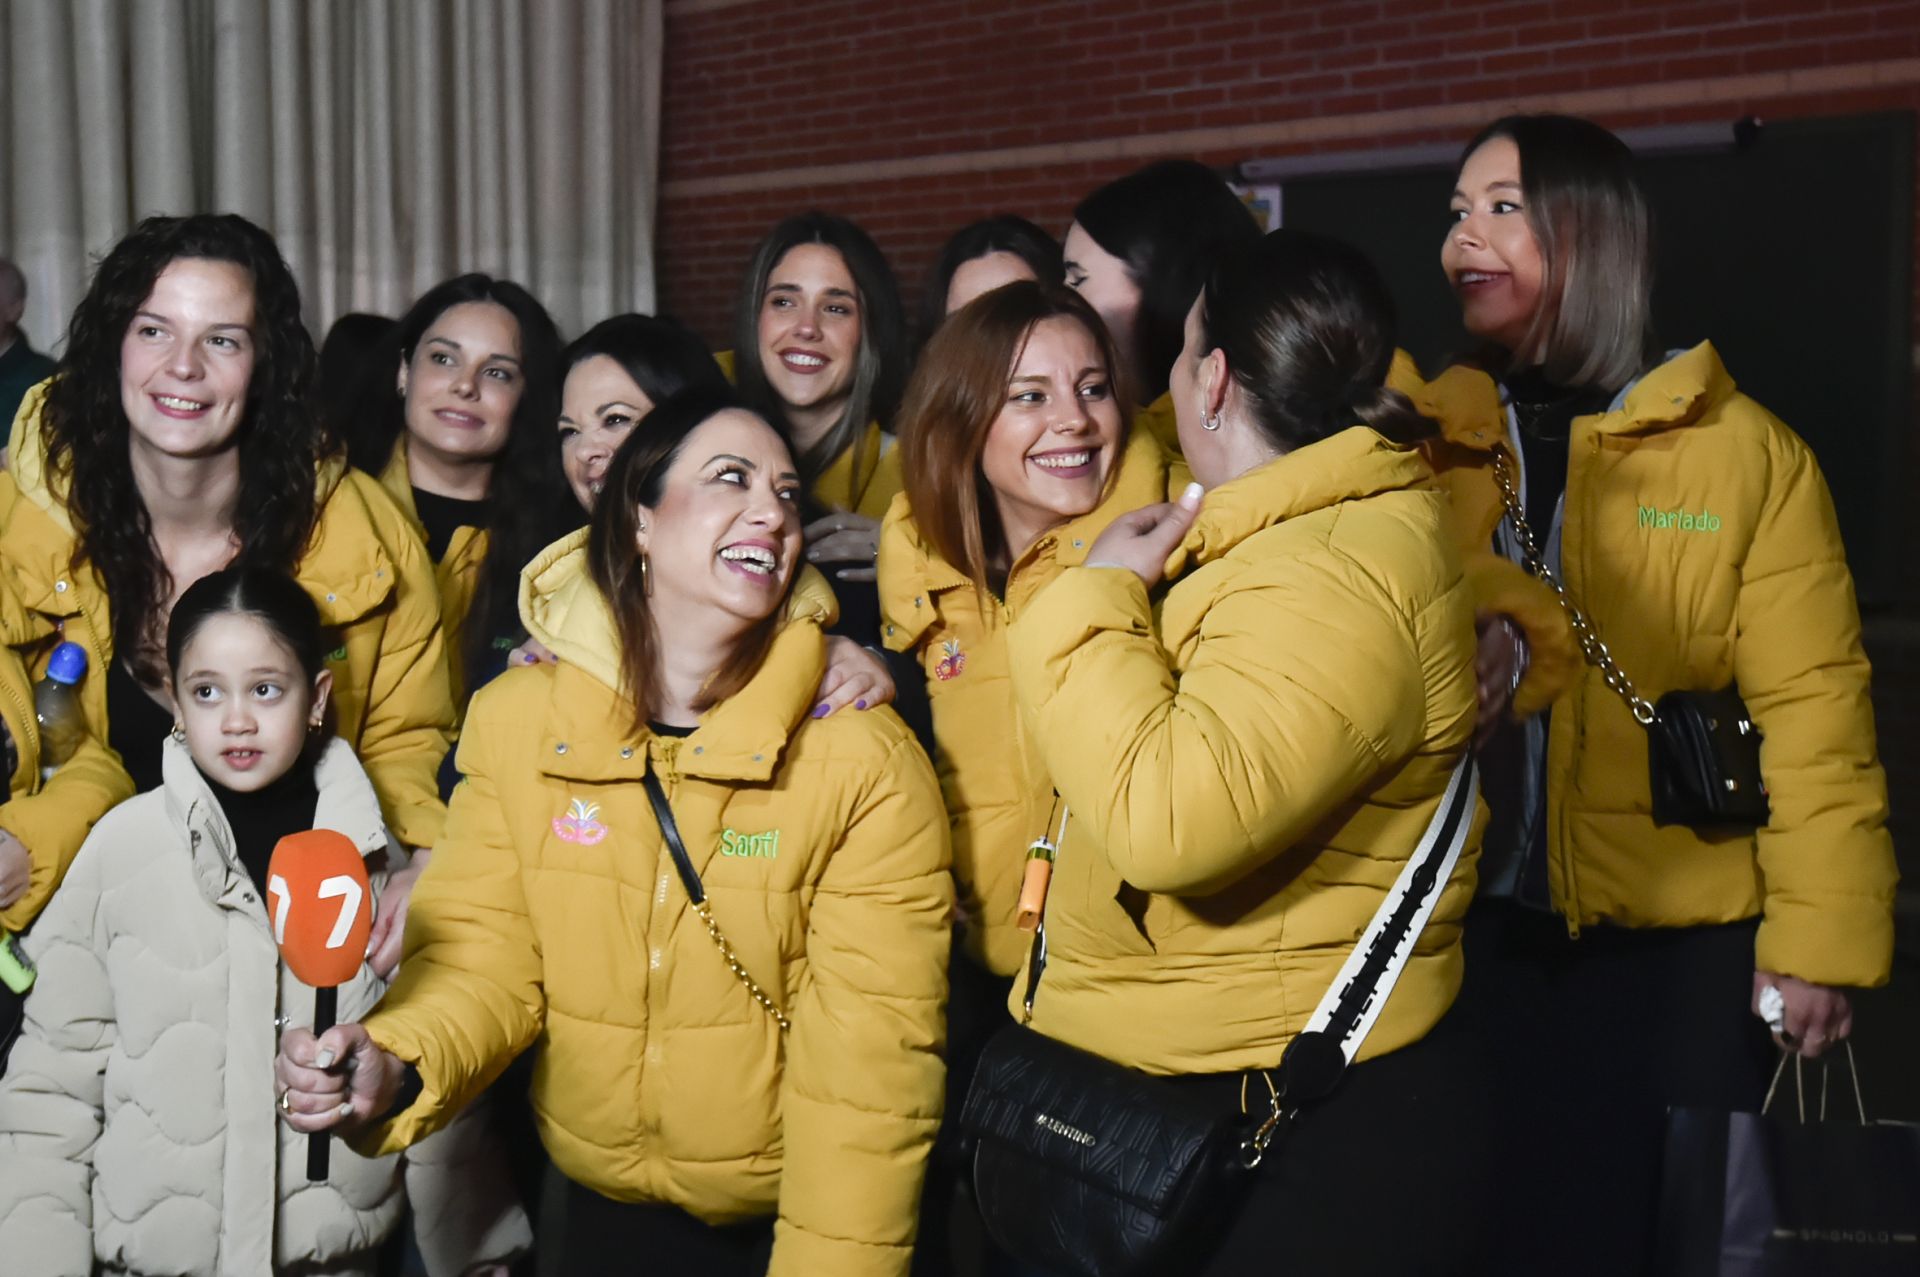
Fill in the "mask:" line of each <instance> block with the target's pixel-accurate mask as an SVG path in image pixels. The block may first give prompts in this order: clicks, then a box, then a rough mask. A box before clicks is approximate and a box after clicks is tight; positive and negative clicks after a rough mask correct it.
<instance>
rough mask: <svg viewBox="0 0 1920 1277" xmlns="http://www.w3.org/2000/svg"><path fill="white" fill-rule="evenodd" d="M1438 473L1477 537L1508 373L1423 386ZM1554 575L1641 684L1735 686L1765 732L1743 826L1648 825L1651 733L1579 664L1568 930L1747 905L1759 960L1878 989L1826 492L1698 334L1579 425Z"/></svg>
mask: <svg viewBox="0 0 1920 1277" xmlns="http://www.w3.org/2000/svg"><path fill="white" fill-rule="evenodd" d="M1422 404H1423V408H1424V409H1425V410H1426V411H1427V412H1428V413H1429V415H1431V416H1433V417H1435V418H1437V419H1438V420H1440V421H1441V422H1442V423H1443V424H1444V427H1445V430H1446V446H1444V447H1442V448H1436V449H1435V450H1434V458H1435V461H1436V464H1437V465H1439V466H1440V468H1441V469H1440V474H1441V479H1442V481H1443V482H1444V483H1445V484H1446V485H1447V487H1448V489H1449V490H1450V491H1451V492H1452V493H1453V498H1454V504H1455V507H1456V508H1457V509H1458V510H1459V511H1460V512H1461V515H1462V517H1463V518H1464V519H1465V520H1467V522H1468V526H1470V527H1473V528H1476V529H1479V530H1480V532H1479V536H1480V539H1481V542H1482V544H1487V543H1489V542H1490V540H1491V537H1492V533H1493V529H1494V527H1495V526H1496V525H1497V524H1498V523H1499V521H1500V518H1501V513H1502V508H1501V503H1500V494H1499V490H1498V488H1497V487H1496V486H1495V483H1494V480H1493V470H1492V462H1491V457H1492V450H1493V449H1494V448H1497V447H1505V446H1508V445H1507V442H1506V441H1507V423H1506V420H1505V413H1504V411H1503V410H1502V407H1501V404H1500V398H1499V391H1498V389H1497V388H1496V387H1495V385H1494V383H1493V381H1492V380H1491V379H1490V378H1489V377H1487V376H1486V375H1485V374H1484V373H1481V372H1478V371H1475V370H1473V369H1470V368H1464V367H1458V368H1453V369H1450V370H1448V371H1447V372H1446V373H1443V374H1442V375H1441V376H1440V377H1438V378H1436V379H1435V380H1434V381H1433V382H1432V383H1431V384H1430V385H1428V386H1427V387H1426V389H1425V391H1424V394H1423V401H1422ZM1561 537H1562V545H1561V565H1562V568H1563V572H1562V579H1563V580H1564V581H1565V582H1566V585H1567V589H1568V592H1569V593H1570V594H1572V596H1573V597H1574V599H1576V600H1577V601H1578V602H1579V604H1580V606H1581V607H1582V608H1583V609H1584V610H1585V611H1586V612H1587V614H1588V615H1589V616H1590V617H1592V618H1593V621H1594V624H1595V627H1596V628H1597V629H1598V631H1599V633H1600V637H1601V638H1602V639H1603V640H1604V641H1605V642H1606V643H1607V645H1608V647H1609V648H1610V649H1611V650H1612V652H1613V655H1614V657H1615V659H1616V660H1618V662H1619V663H1620V666H1621V667H1622V668H1623V669H1624V670H1625V671H1626V672H1627V674H1628V676H1629V677H1631V678H1632V679H1633V681H1634V683H1635V684H1636V685H1637V687H1638V689H1639V691H1640V694H1641V695H1642V696H1645V697H1646V698H1647V699H1648V700H1657V699H1658V698H1659V697H1660V696H1661V695H1662V694H1663V693H1665V692H1668V691H1672V690H1674V689H1676V688H1692V689H1710V688H1717V687H1724V686H1725V685H1727V684H1728V683H1730V682H1732V683H1737V684H1738V686H1739V689H1740V694H1741V696H1742V697H1744V698H1745V700H1746V702H1747V706H1748V708H1749V709H1750V710H1751V711H1752V712H1753V719H1754V723H1755V724H1756V725H1757V726H1758V727H1759V729H1760V731H1761V732H1762V733H1763V734H1764V736H1765V741H1764V743H1763V744H1762V746H1761V750H1760V763H1761V770H1762V772H1763V773H1764V774H1765V777H1766V782H1767V789H1768V791H1769V795H1770V801H1771V804H1772V809H1773V811H1772V818H1771V820H1770V821H1769V822H1768V824H1767V826H1766V828H1764V829H1762V830H1760V831H1759V833H1758V835H1757V836H1742V835H1739V834H1731V833H1719V834H1714V835H1712V836H1703V835H1701V834H1699V833H1696V832H1695V831H1693V830H1692V829H1687V828H1682V827H1670V828H1664V829H1662V828H1657V827H1655V825H1654V823H1653V820H1652V817H1651V815H1650V812H1651V798H1650V795H1649V792H1648V781H1647V735H1646V732H1645V731H1644V730H1643V729H1642V728H1641V727H1640V726H1639V725H1638V724H1637V723H1636V722H1634V720H1633V716H1632V714H1631V713H1630V712H1629V711H1628V709H1627V707H1626V704H1625V703H1624V702H1623V701H1622V700H1621V699H1620V698H1619V697H1618V696H1617V695H1615V694H1614V693H1613V692H1612V691H1610V690H1608V688H1607V686H1606V683H1605V682H1604V680H1603V679H1602V678H1601V676H1600V675H1599V674H1598V673H1597V672H1595V671H1593V670H1587V671H1586V672H1585V673H1584V674H1583V675H1582V677H1581V679H1580V681H1579V683H1578V686H1577V688H1576V689H1575V691H1574V692H1573V693H1572V694H1571V695H1570V696H1568V697H1567V698H1566V699H1565V700H1564V701H1562V702H1561V703H1560V704H1559V705H1558V706H1556V707H1555V710H1554V715H1553V725H1552V731H1551V735H1550V740H1549V743H1548V749H1547V802H1548V810H1547V822H1548V823H1547V851H1548V870H1549V877H1550V879H1551V882H1552V886H1553V895H1554V901H1555V904H1556V905H1557V907H1558V908H1559V909H1560V910H1561V911H1562V912H1563V913H1564V914H1565V915H1566V917H1567V920H1568V922H1569V924H1570V925H1571V926H1572V927H1573V928H1575V929H1576V930H1577V929H1578V928H1579V927H1580V926H1582V925H1584V924H1587V923H1593V922H1599V921H1603V920H1604V921H1608V922H1614V923H1619V924H1621V925H1624V926H1629V927H1682V926H1692V925H1697V924H1707V923H1722V922H1731V921H1735V920H1738V919H1742V918H1751V917H1753V916H1754V915H1756V914H1759V915H1761V919H1762V920H1761V923H1760V935H1759V939H1758V941H1757V949H1756V953H1755V960H1756V962H1757V964H1758V965H1759V967H1760V968H1761V969H1762V970H1766V971H1775V972H1780V973H1783V974H1786V975H1793V976H1798V977H1800V978H1801V979H1804V980H1811V981H1813V982H1815V983H1818V984H1832V985H1873V984H1879V983H1882V982H1884V981H1885V980H1886V978H1887V973H1888V967H1889V964H1890V962H1891V960H1892V946H1893V912H1892V906H1893V888H1894V880H1895V870H1894V863H1893V851H1892V845H1891V843H1890V841H1889V839H1888V836H1887V831H1886V815H1887V794H1886V778H1885V775H1884V774H1883V773H1882V772H1881V770H1880V764H1879V761H1878V754H1877V752H1876V749H1875V743H1874V730H1873V710H1872V707H1871V704H1870V703H1869V701H1868V695H1867V684H1868V667H1867V660H1866V656H1865V654H1864V652H1863V651H1862V650H1861V646H1860V618H1859V612H1858V610H1857V608H1856V606H1855V603H1854V597H1853V580H1852V577H1851V576H1850V575H1849V574H1848V572H1847V564H1846V557H1845V551H1844V549H1843V548H1842V546H1841V543H1840V532H1839V527H1838V525H1837V524H1836V523H1835V521H1834V513H1833V501H1832V498H1831V497H1830V496H1829V495H1828V493H1827V485H1826V481H1825V480H1824V479H1823V478H1822V477H1821V474H1820V467H1819V465H1818V463H1816V462H1815V460H1814V457H1813V454H1812V453H1811V452H1810V451H1808V449H1807V446H1806V445H1805V444H1804V443H1802V442H1801V440H1800V439H1799V437H1798V436H1796V435H1795V434H1794V433H1793V432H1792V431H1791V430H1789V429H1788V428H1787V427H1786V426H1785V425H1783V424H1782V423H1781V422H1780V421H1779V420H1778V419H1777V418H1775V417H1774V416H1772V415H1771V414H1770V413H1768V412H1767V411H1766V410H1765V409H1764V408H1762V407H1761V406H1760V405H1759V404H1757V403H1755V402H1754V401H1753V400H1751V399H1749V398H1747V397H1746V396H1745V395H1743V394H1741V393H1739V392H1738V391H1737V390H1736V389H1735V388H1734V383H1733V379H1732V378H1731V377H1729V376H1728V375H1727V371H1726V369H1725V368H1724V367H1723V366H1722V365H1721V363H1720V357H1719V356H1718V355H1717V354H1716V353H1715V352H1714V349H1713V347H1712V346H1711V345H1706V344H1702V345H1700V346H1697V347H1695V348H1694V349H1692V350H1689V351H1686V352H1684V353H1682V354H1679V355H1677V356H1675V357H1673V358H1672V359H1670V360H1668V362H1666V363H1665V364H1662V365H1661V366H1660V367H1658V368H1656V369H1654V370H1653V371H1652V372H1650V373H1648V374H1647V375H1646V376H1645V377H1643V378H1642V379H1641V380H1640V381H1639V382H1638V383H1636V384H1635V385H1634V386H1632V387H1631V388H1630V389H1629V390H1628V391H1627V392H1626V395H1625V399H1624V402H1623V403H1622V405H1621V407H1620V408H1619V409H1618V410H1617V411H1612V412H1607V413H1601V414H1596V415H1594V416H1588V417H1581V418H1579V419H1577V420H1576V421H1575V422H1574V424H1573V437H1572V456H1571V459H1570V462H1569V466H1568V471H1567V497H1566V513H1565V516H1564V526H1563V530H1562V533H1561Z"/></svg>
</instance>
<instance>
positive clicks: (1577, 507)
mask: <svg viewBox="0 0 1920 1277" xmlns="http://www.w3.org/2000/svg"><path fill="white" fill-rule="evenodd" d="M1584 442H1585V444H1586V449H1585V454H1584V455H1585V456H1586V458H1587V462H1590V461H1591V460H1592V458H1593V457H1595V456H1598V455H1599V452H1600V433H1599V431H1597V430H1595V429H1594V428H1593V427H1592V426H1591V425H1589V426H1588V427H1587V429H1586V438H1585V440H1584ZM1582 455H1583V454H1582V451H1581V449H1579V448H1575V447H1573V446H1572V445H1571V443H1570V444H1569V446H1568V448H1567V490H1566V492H1565V493H1563V494H1562V495H1561V498H1560V500H1561V502H1562V510H1563V513H1562V516H1561V527H1560V573H1561V579H1562V580H1563V581H1564V582H1565V584H1566V587H1567V590H1568V592H1569V593H1572V591H1573V588H1574V584H1573V579H1572V573H1571V572H1569V571H1568V570H1567V563H1568V560H1569V559H1571V558H1576V557H1577V556H1574V555H1569V554H1568V553H1567V550H1568V547H1569V545H1572V544H1574V540H1573V537H1572V536H1571V531H1572V520H1573V517H1574V515H1575V514H1576V512H1577V513H1578V515H1579V516H1580V520H1581V524H1580V526H1581V528H1582V530H1583V531H1584V530H1585V528H1586V526H1587V525H1588V524H1590V523H1592V522H1593V519H1594V513H1593V511H1592V509H1590V508H1589V507H1590V506H1591V504H1592V501H1593V494H1592V487H1591V485H1589V484H1586V483H1581V484H1578V485H1576V484H1575V482H1574V480H1575V477H1576V474H1577V470H1576V467H1579V466H1583V465H1585V464H1587V462H1583V461H1581V460H1580V458H1581V456H1582ZM1576 487H1577V490H1578V491H1579V493H1580V500H1579V502H1578V503H1577V504H1576V503H1575V502H1574V501H1573V500H1572V497H1573V494H1574V492H1575V490H1576ZM1578 547H1579V549H1580V550H1581V552H1582V553H1583V554H1584V551H1585V549H1586V542H1585V540H1584V538H1583V539H1582V540H1581V541H1579V542H1578ZM1580 566H1581V568H1582V569H1583V570H1582V572H1581V576H1582V577H1583V578H1584V577H1585V575H1586V573H1585V571H1584V568H1585V563H1584V560H1581V561H1580ZM1584 586H1585V582H1584V580H1583V581H1582V588H1584ZM1586 607H1587V614H1588V616H1592V615H1593V613H1592V600H1591V599H1589V600H1587V603H1586ZM1580 673H1581V686H1582V689H1583V691H1584V688H1585V686H1586V683H1587V679H1588V677H1589V676H1590V675H1591V673H1592V670H1591V669H1590V668H1587V667H1584V666H1583V667H1582V669H1581V671H1580ZM1586 701H1587V698H1586V697H1585V696H1584V695H1581V696H1576V697H1574V700H1573V706H1572V708H1573V731H1572V733H1571V734H1572V737H1573V739H1574V741H1575V742H1578V741H1579V740H1581V739H1582V738H1583V737H1584V736H1585V735H1586V727H1587V704H1586ZM1576 748H1577V746H1576ZM1547 757H1548V760H1549V766H1551V760H1552V757H1553V733H1552V732H1548V733H1547ZM1573 770H1575V769H1574V768H1571V767H1570V768H1569V771H1568V774H1567V775H1566V776H1564V777H1561V778H1560V782H1561V783H1560V819H1559V821H1558V822H1556V823H1557V832H1558V833H1559V835H1560V878H1561V881H1562V882H1563V883H1565V884H1566V894H1567V908H1566V919H1567V935H1568V936H1570V937H1572V938H1573V939H1575V940H1578V939H1579V938H1580V879H1579V875H1578V873H1577V872H1576V870H1575V867H1574V860H1575V857H1574V854H1573V818H1572V816H1571V815H1570V810H1571V807H1572V804H1571V803H1570V802H1569V801H1568V798H1569V797H1570V794H1569V792H1568V791H1569V790H1570V789H1571V787H1572V781H1573V775H1572V772H1573ZM1554 779H1555V778H1554V776H1553V774H1552V771H1551V770H1549V772H1548V775H1547V802H1548V805H1549V806H1551V805H1552V802H1553V793H1554V784H1553V782H1554Z"/></svg>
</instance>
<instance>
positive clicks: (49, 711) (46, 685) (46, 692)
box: [33, 643, 87, 780]
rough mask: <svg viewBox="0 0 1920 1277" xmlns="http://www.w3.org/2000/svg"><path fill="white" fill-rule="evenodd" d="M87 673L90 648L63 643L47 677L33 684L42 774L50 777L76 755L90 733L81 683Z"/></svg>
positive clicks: (43, 776)
mask: <svg viewBox="0 0 1920 1277" xmlns="http://www.w3.org/2000/svg"><path fill="white" fill-rule="evenodd" d="M86 676H87V649H85V648H84V647H81V646H80V645H79V644H78V643H62V644H61V645H60V646H59V647H56V648H54V649H53V658H52V659H51V660H49V661H48V662H47V673H46V677H44V678H42V679H41V680H40V681H39V682H38V683H35V684H34V685H33V716H34V717H35V718H37V719H39V720H40V777H41V779H43V780H45V779H47V778H49V777H51V776H52V775H53V773H54V771H55V770H57V769H58V768H59V766H60V764H61V763H64V762H66V761H67V760H68V759H69V758H72V757H73V751H74V750H76V749H78V748H80V740H81V738H82V737H83V736H85V735H86V732H87V721H86V717H85V716H84V715H83V714H82V713H81V710H80V692H79V689H78V684H79V682H80V680H81V679H83V678H85V677H86Z"/></svg>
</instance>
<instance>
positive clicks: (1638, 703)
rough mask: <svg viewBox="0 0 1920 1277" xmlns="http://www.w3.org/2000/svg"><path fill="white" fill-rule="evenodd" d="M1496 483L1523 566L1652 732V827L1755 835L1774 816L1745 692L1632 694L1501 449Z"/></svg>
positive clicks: (1582, 650)
mask: <svg viewBox="0 0 1920 1277" xmlns="http://www.w3.org/2000/svg"><path fill="white" fill-rule="evenodd" d="M1493 477H1494V480H1495V482H1497V483H1498V484H1499V485H1500V499H1501V500H1502V501H1503V502H1505V503H1506V507H1507V520H1508V522H1510V523H1512V524H1513V530H1514V534H1515V535H1516V536H1517V537H1518V538H1519V540H1520V552H1521V556H1522V562H1521V566H1522V567H1524V568H1526V570H1527V571H1528V572H1531V573H1532V574H1533V575H1534V576H1536V577H1538V578H1539V579H1540V581H1541V582H1542V583H1544V584H1545V585H1546V586H1547V587H1548V588H1549V589H1551V590H1552V591H1553V594H1554V597H1555V598H1557V599H1559V600H1560V606H1561V608H1562V609H1563V610H1565V612H1566V614H1567V620H1568V621H1569V622H1570V623H1571V624H1572V626H1573V634H1574V637H1575V638H1577V639H1579V640H1580V654H1581V655H1582V656H1583V657H1585V658H1586V661H1587V664H1589V665H1591V666H1593V667H1594V668H1595V669H1597V670H1599V671H1600V674H1601V677H1603V678H1604V679H1606V682H1607V686H1608V687H1610V688H1612V689H1613V691H1614V692H1615V694H1617V695H1618V696H1619V697H1620V699H1621V700H1623V701H1625V702H1626V703H1627V708H1628V709H1629V710H1631V711H1632V713H1633V721H1634V722H1636V723H1638V724H1640V726H1642V727H1644V728H1645V729H1646V731H1647V783H1648V786H1649V788H1650V790H1651V792H1652V796H1653V823H1654V824H1656V825H1687V826H1690V827H1692V828H1695V829H1709V830H1726V829H1747V830H1753V829H1758V828H1760V827H1762V826H1764V825H1765V824H1766V823H1767V819H1768V817H1769V815H1770V812H1769V810H1768V806H1767V786H1766V783H1765V781H1764V780H1763V779H1762V778H1761V775H1760V730H1759V728H1757V727H1755V726H1754V723H1753V715H1752V714H1750V713H1748V712H1747V703H1746V702H1745V701H1744V700H1742V699H1741V698H1740V689H1739V688H1738V687H1736V686H1734V685H1733V684H1728V685H1727V686H1726V687H1722V688H1719V689H1717V690H1715V691H1708V692H1696V691H1685V690H1682V691H1673V692H1668V693H1667V694H1666V695H1664V696H1662V697H1661V698H1660V699H1659V700H1657V701H1649V700H1647V699H1646V698H1645V697H1644V696H1642V695H1640V693H1639V692H1638V691H1637V690H1636V689H1635V688H1634V685H1633V680H1632V679H1630V678H1628V677H1627V672H1626V671H1625V670H1623V669H1621V668H1620V666H1619V664H1618V663H1617V662H1616V661H1615V660H1614V659H1613V654H1612V653H1611V652H1609V651H1608V650H1607V645H1606V644H1605V643H1603V642H1601V640H1600V635H1599V632H1598V631H1596V630H1595V629H1594V628H1593V622H1592V621H1591V620H1590V619H1588V617H1587V614H1586V613H1585V612H1582V611H1581V610H1580V607H1579V605H1578V604H1576V603H1575V602H1574V601H1573V599H1572V598H1570V597H1569V596H1568V594H1567V587H1566V586H1565V585H1563V584H1561V582H1560V578H1559V577H1558V576H1556V575H1555V574H1554V571H1553V569H1552V568H1549V567H1548V566H1547V561H1546V558H1545V556H1543V555H1542V554H1541V553H1540V543H1539V542H1538V541H1537V540H1536V539H1535V538H1534V535H1533V528H1532V526H1531V525H1530V524H1528V522H1527V516H1526V513H1525V512H1524V511H1522V510H1521V508H1520V493H1519V491H1518V489H1517V488H1516V487H1515V486H1514V482H1513V469H1512V466H1511V465H1510V464H1509V463H1508V461H1507V454H1506V453H1504V452H1502V451H1499V450H1498V449H1496V450H1495V451H1494V454H1493Z"/></svg>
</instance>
